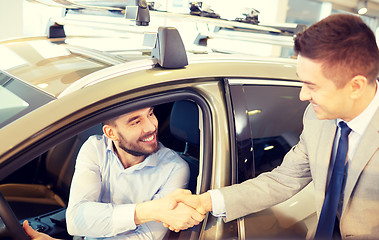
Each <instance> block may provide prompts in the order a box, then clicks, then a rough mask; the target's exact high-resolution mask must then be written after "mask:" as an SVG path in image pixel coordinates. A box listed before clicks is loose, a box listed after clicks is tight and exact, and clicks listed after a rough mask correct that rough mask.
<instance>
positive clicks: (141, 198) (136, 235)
mask: <svg viewBox="0 0 379 240" xmlns="http://www.w3.org/2000/svg"><path fill="white" fill-rule="evenodd" d="M188 179H189V168H188V165H187V163H186V162H185V161H184V160H183V159H181V158H180V157H179V155H178V154H176V153H175V152H174V151H172V150H170V149H168V148H166V147H164V146H163V144H161V143H159V150H158V151H157V152H156V153H153V154H151V155H149V156H148V157H147V158H146V159H145V160H144V161H143V162H141V163H139V164H136V165H134V166H132V167H129V168H127V169H124V167H123V165H122V163H121V162H120V160H119V158H118V157H117V155H116V154H115V153H114V151H113V145H112V141H111V140H109V139H108V138H106V137H105V136H104V135H96V136H91V137H90V138H89V139H88V140H87V141H86V142H85V143H84V144H83V146H82V148H81V149H80V152H79V154H78V157H77V160H76V166H75V173H74V176H73V179H72V184H71V190H70V198H69V204H68V207H67V212H66V219H67V230H68V232H69V234H71V235H76V236H86V239H91V238H96V239H103V238H107V239H162V238H163V236H164V235H165V233H166V231H167V228H165V227H164V226H163V224H162V223H158V222H148V223H144V224H141V225H139V226H136V225H135V223H134V214H135V207H136V204H137V203H141V202H146V201H150V200H153V199H157V198H162V197H163V196H165V195H167V194H168V193H170V192H172V191H173V190H175V189H178V188H186V186H187V183H188ZM108 237H109V238H108Z"/></svg>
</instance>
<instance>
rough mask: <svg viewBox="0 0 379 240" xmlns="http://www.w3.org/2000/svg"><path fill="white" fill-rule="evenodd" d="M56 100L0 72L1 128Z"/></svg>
mask: <svg viewBox="0 0 379 240" xmlns="http://www.w3.org/2000/svg"><path fill="white" fill-rule="evenodd" d="M53 99H54V98H53V97H52V96H50V95H48V94H46V93H44V92H42V91H40V90H38V89H36V88H34V87H32V86H30V85H28V84H26V83H24V82H22V81H20V80H18V79H16V78H15V77H12V76H11V75H9V74H7V73H5V72H2V71H0V128H2V127H3V126H5V125H6V124H8V123H10V122H12V121H14V120H16V119H17V118H19V117H21V116H23V115H25V114H26V113H28V112H30V111H32V110H34V109H36V108H38V107H40V106H42V105H44V104H46V103H48V102H50V101H51V100H53Z"/></svg>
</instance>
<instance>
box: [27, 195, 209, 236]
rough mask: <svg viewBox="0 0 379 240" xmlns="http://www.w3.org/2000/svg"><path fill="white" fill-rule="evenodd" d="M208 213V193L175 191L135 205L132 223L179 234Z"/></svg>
mask: <svg viewBox="0 0 379 240" xmlns="http://www.w3.org/2000/svg"><path fill="white" fill-rule="evenodd" d="M209 211H212V199H211V196H210V194H209V193H203V194H201V195H192V193H191V191H189V190H184V189H177V190H175V191H174V192H172V193H170V194H168V195H166V196H165V197H163V198H161V199H155V200H152V201H148V202H143V203H139V204H137V205H136V209H135V215H134V221H135V224H136V225H139V224H142V223H145V222H149V221H157V222H162V223H163V225H164V226H165V227H168V228H169V229H170V230H171V231H175V232H179V231H180V230H185V229H187V228H190V227H193V226H194V225H197V224H199V223H200V222H201V221H203V219H204V217H205V214H206V213H207V212H209ZM23 227H24V230H25V232H26V233H27V234H28V235H29V236H30V238H31V239H32V240H55V239H54V238H52V237H50V236H49V235H47V234H44V233H41V232H37V231H36V230H34V229H33V228H32V227H31V226H29V224H28V221H24V223H23Z"/></svg>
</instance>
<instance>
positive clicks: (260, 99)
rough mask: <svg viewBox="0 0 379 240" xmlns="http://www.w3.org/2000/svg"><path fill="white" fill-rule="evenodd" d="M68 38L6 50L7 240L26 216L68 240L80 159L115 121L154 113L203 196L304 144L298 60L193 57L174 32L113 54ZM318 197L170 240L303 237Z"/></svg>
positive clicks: (208, 223)
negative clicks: (151, 110)
mask: <svg viewBox="0 0 379 240" xmlns="http://www.w3.org/2000/svg"><path fill="white" fill-rule="evenodd" d="M69 40H70V38H69V37H66V38H54V39H46V38H45V39H42V38H31V39H30V38H29V39H23V40H17V39H16V40H9V41H5V42H2V43H0V50H1V51H4V52H5V51H8V52H11V54H10V55H7V56H10V57H9V59H12V62H11V61H10V60H9V62H8V65H7V68H4V67H3V68H2V70H1V72H0V83H1V87H0V92H1V94H0V98H1V101H0V102H1V104H0V116H1V117H0V121H1V123H0V124H1V125H0V127H1V129H0V131H1V134H0V142H1V144H0V192H1V193H2V195H4V199H5V201H0V207H1V211H0V216H1V220H2V221H3V224H0V226H1V225H2V226H3V227H2V228H0V229H1V230H0V236H1V237H2V238H4V239H6V238H12V236H13V237H14V238H16V239H17V237H16V236H18V235H17V234H20V231H19V230H20V226H19V224H18V223H19V222H22V221H23V220H24V219H27V220H29V222H30V223H31V225H32V227H33V228H35V229H38V230H39V231H42V232H45V233H47V234H49V235H51V236H53V237H57V238H66V239H67V238H70V236H69V235H68V233H67V230H66V225H65V210H66V206H67V202H68V194H69V189H70V184H71V178H72V174H73V172H74V165H75V159H76V154H77V153H78V151H79V149H80V146H81V144H82V143H83V142H84V141H85V140H86V139H87V138H88V137H89V136H90V135H93V134H102V132H101V124H102V122H104V121H105V120H107V119H110V118H112V117H115V116H118V115H121V114H124V113H127V112H130V111H133V110H136V109H140V108H144V107H147V106H154V112H155V115H156V116H157V118H158V120H159V139H160V141H161V142H162V143H163V144H164V145H165V146H166V147H169V148H171V149H173V150H175V151H176V152H178V153H179V154H180V156H181V157H182V158H183V159H184V160H186V161H187V163H188V165H189V167H190V172H191V174H190V182H189V186H188V188H189V189H190V190H191V191H192V192H193V193H197V194H200V193H203V192H206V191H208V190H210V189H216V188H220V187H224V186H229V185H232V184H237V183H240V182H243V181H245V180H247V179H250V178H254V177H256V176H257V175H259V174H260V173H263V172H267V171H270V170H272V169H274V168H275V167H276V166H278V165H280V163H281V161H282V158H283V156H284V155H285V153H286V152H287V151H289V150H290V148H291V147H292V146H293V145H295V144H296V143H297V141H298V139H299V135H300V133H301V131H302V116H303V113H304V110H305V108H306V107H307V103H306V102H301V101H300V100H299V98H298V95H299V92H300V88H301V86H302V83H301V82H300V81H299V79H298V77H297V76H296V61H295V60H294V59H280V58H263V57H254V56H248V55H234V54H217V53H216V54H212V53H207V52H205V54H187V52H186V51H185V49H184V45H183V42H182V41H181V39H180V34H179V33H178V31H177V30H176V29H175V28H172V27H162V28H159V29H158V31H157V34H156V39H155V41H154V42H156V44H155V47H154V48H153V49H150V52H146V50H143V51H142V50H141V51H139V52H138V53H136V52H135V51H134V52H133V53H131V54H130V52H129V51H124V52H122V51H117V54H110V53H109V52H108V53H107V52H104V51H95V50H90V49H87V48H82V47H78V46H72V45H70V44H68V43H67V42H69ZM88 41H89V40H88V39H84V42H88ZM38 44H39V45H40V46H42V49H43V50H39V49H38ZM54 48H57V49H56V50H57V52H59V53H60V54H59V53H54V51H53V49H54ZM128 53H129V54H128ZM148 53H150V54H148ZM12 54H13V55H12ZM2 56H3V55H2ZM127 56H129V57H130V56H131V58H129V57H127ZM0 66H1V65H0ZM3 66H5V65H3ZM313 191H314V190H313V186H312V184H309V185H308V186H307V187H306V188H305V189H303V190H302V191H301V192H300V193H298V194H297V195H295V196H294V197H292V198H290V199H289V200H287V201H286V202H283V203H281V204H278V205H276V206H274V207H272V208H269V209H265V210H263V211H260V212H257V213H252V214H250V215H248V216H245V217H242V218H239V219H237V220H234V221H231V222H228V223H224V222H223V221H222V219H221V218H216V217H214V216H212V215H211V214H207V215H206V217H205V219H204V221H203V222H202V223H201V224H199V225H198V226H195V227H193V228H191V229H188V230H185V231H181V232H179V233H175V232H169V233H168V238H169V239H250V238H304V237H305V236H306V235H307V233H308V229H312V228H313V227H314V226H315V224H316V223H317V220H316V213H315V206H314V195H313V194H314V192H313ZM4 199H3V200H4ZM0 200H2V199H1V198H0ZM251 201H254V199H251ZM9 206H10V208H8V207H9ZM21 234H22V233H21Z"/></svg>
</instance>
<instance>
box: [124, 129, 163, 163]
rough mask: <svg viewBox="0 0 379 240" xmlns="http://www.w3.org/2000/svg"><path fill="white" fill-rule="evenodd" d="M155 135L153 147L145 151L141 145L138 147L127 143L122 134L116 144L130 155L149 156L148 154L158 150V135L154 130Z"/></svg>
mask: <svg viewBox="0 0 379 240" xmlns="http://www.w3.org/2000/svg"><path fill="white" fill-rule="evenodd" d="M155 136H156V141H155V145H154V147H153V150H152V151H145V150H144V149H143V148H141V147H138V146H135V145H131V144H127V143H126V141H125V139H124V138H123V136H120V137H119V138H120V141H119V143H118V146H119V147H120V148H121V149H122V150H123V151H125V152H126V153H128V154H130V155H132V156H135V157H141V156H145V157H147V156H149V155H150V154H152V153H155V152H157V151H158V135H157V133H156V132H155ZM127 145H129V146H130V147H128V146H127Z"/></svg>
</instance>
